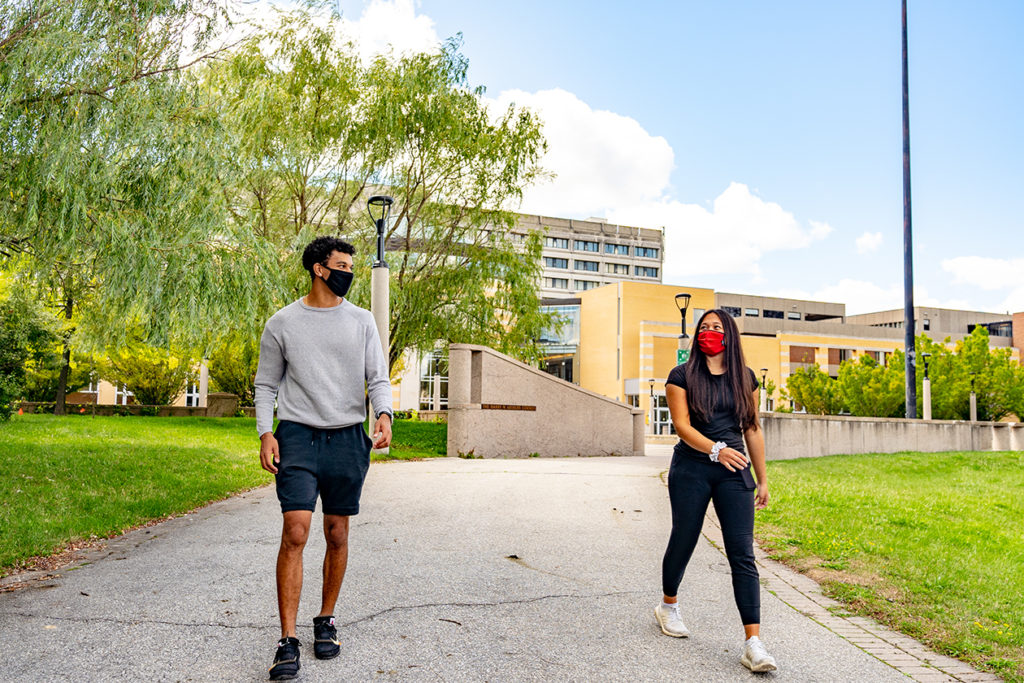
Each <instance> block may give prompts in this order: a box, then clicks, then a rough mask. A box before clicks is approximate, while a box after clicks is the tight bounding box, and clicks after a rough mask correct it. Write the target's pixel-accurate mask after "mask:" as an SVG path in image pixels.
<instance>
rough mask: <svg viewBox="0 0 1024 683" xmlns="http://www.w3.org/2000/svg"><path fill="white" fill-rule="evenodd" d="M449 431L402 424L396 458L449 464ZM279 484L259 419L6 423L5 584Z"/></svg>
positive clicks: (1, 447)
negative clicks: (98, 541) (263, 461)
mask: <svg viewBox="0 0 1024 683" xmlns="http://www.w3.org/2000/svg"><path fill="white" fill-rule="evenodd" d="M446 427H447V426H446V425H445V424H442V423H425V422H412V421H407V420H399V421H398V422H397V423H396V424H395V444H394V445H393V446H392V449H391V456H390V459H412V458H423V457H438V456H443V455H444V454H445V446H446V434H447V431H446ZM374 459H375V460H379V459H389V458H388V456H376V455H375V456H374ZM272 481H273V476H272V475H271V474H269V473H267V472H265V471H263V469H261V468H260V465H259V441H258V440H257V438H256V424H255V420H253V419H248V418H173V417H160V418H158V417H95V418H94V417H89V416H68V417H54V416H52V415H21V416H15V417H13V418H12V419H11V421H10V422H9V423H6V424H4V423H0V575H3V574H4V573H8V572H10V571H11V569H12V567H14V566H16V565H17V564H18V563H19V562H22V561H24V560H26V559H27V558H30V557H32V556H35V555H45V554H49V553H52V552H55V551H57V550H59V549H61V548H62V547H63V546H64V545H65V544H67V543H70V542H75V541H79V540H83V539H89V538H90V537H93V536H96V537H107V536H111V535H114V534H117V533H119V532H121V531H123V530H125V529H128V528H131V527H133V526H136V525H139V524H144V523H145V522H148V521H150V520H153V519H159V518H162V517H166V516H168V515H175V514H180V513H183V512H187V511H188V510H191V509H194V508H196V507H199V506H201V505H204V504H206V503H209V502H211V501H214V500H218V499H221V498H224V497H226V496H229V495H231V494H232V493H236V492H238V491H243V490H245V489H248V488H252V487H255V486H261V485H263V484H268V483H270V482H272Z"/></svg>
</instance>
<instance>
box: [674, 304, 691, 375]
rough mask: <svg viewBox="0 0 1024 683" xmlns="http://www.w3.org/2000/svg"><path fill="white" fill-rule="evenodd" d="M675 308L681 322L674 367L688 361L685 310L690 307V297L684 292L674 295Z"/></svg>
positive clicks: (688, 351) (688, 350)
mask: <svg viewBox="0 0 1024 683" xmlns="http://www.w3.org/2000/svg"><path fill="white" fill-rule="evenodd" d="M676 306H677V307H678V308H679V318H680V320H681V322H680V327H681V332H680V334H679V348H678V349H677V350H676V365H682V364H683V363H685V362H686V361H688V360H690V349H689V348H687V346H688V344H687V341H688V340H689V339H690V337H689V335H687V334H686V309H688V308H689V307H690V295H689V294H687V293H686V292H682V293H680V294H676Z"/></svg>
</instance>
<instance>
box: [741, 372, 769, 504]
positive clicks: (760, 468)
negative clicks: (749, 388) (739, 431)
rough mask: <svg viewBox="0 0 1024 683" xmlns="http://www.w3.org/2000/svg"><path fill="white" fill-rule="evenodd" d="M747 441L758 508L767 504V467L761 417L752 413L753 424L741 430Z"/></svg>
mask: <svg viewBox="0 0 1024 683" xmlns="http://www.w3.org/2000/svg"><path fill="white" fill-rule="evenodd" d="M757 394H758V391H757V390H756V389H755V390H754V405H757V402H758V399H759V398H760V397H759V396H758V395H757ZM743 437H744V438H745V439H746V441H747V449H748V450H749V451H750V461H751V463H752V464H753V466H754V476H756V477H757V501H756V503H755V505H756V507H757V509H758V510H760V509H762V508H764V507H765V506H766V505H768V467H767V466H766V465H765V459H764V432H763V431H762V430H761V418H760V417H759V416H758V414H757V413H754V424H752V425H751V426H750V427H748V428H747V430H746V431H745V432H743Z"/></svg>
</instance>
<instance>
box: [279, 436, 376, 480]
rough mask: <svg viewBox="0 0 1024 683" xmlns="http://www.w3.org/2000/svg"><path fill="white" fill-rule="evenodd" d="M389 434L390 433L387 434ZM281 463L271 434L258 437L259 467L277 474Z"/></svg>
mask: <svg viewBox="0 0 1024 683" xmlns="http://www.w3.org/2000/svg"><path fill="white" fill-rule="evenodd" d="M388 433H389V434H390V432H388ZM280 462H281V451H280V449H279V448H278V447H277V439H275V438H274V433H273V432H264V433H263V434H261V435H260V465H262V466H263V469H265V470H266V471H267V472H270V473H271V474H277V465H278V463H280Z"/></svg>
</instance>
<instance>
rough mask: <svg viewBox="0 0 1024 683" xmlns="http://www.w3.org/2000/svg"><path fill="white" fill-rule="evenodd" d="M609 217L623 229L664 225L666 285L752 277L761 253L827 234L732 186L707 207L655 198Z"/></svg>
mask: <svg viewBox="0 0 1024 683" xmlns="http://www.w3.org/2000/svg"><path fill="white" fill-rule="evenodd" d="M609 218H610V219H611V220H613V221H616V222H621V223H625V224H627V225H639V226H641V227H659V226H664V227H665V266H664V268H665V273H664V281H665V282H667V283H672V282H685V281H686V280H687V279H688V278H690V277H692V276H693V275H702V274H715V273H748V274H752V275H755V276H756V275H757V274H758V272H759V268H758V262H759V261H760V259H761V257H762V255H764V254H765V253H766V252H769V251H779V250H785V249H799V248H803V247H807V246H810V245H811V244H812V243H813V242H816V241H818V240H821V239H824V237H825V236H827V235H828V234H829V233H831V232H832V227H831V226H829V225H828V224H827V223H820V222H816V221H815V222H812V223H811V227H810V228H809V229H808V228H807V227H805V226H802V225H801V224H800V222H799V221H797V220H796V218H795V217H794V216H793V214H792V213H790V212H789V211H786V210H785V209H783V208H782V207H781V206H780V205H779V204H777V203H775V202H768V201H765V200H763V199H761V198H760V197H758V196H757V195H755V194H753V193H752V192H751V191H750V189H749V188H748V187H747V186H746V185H744V184H742V183H736V182H734V183H731V184H730V185H729V187H727V188H726V189H725V191H723V192H722V194H720V195H718V197H716V198H715V200H714V202H713V203H712V205H711V208H710V209H707V208H704V207H702V206H699V205H697V204H686V203H683V202H679V201H676V200H670V199H661V200H659V201H657V202H649V203H646V204H636V205H632V206H622V207H619V208H616V209H614V210H612V211H610V212H609Z"/></svg>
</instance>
